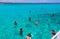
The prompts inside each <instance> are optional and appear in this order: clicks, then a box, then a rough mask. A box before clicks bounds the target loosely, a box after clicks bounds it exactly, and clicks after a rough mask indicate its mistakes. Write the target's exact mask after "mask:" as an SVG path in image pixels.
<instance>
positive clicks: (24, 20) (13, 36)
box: [0, 4, 60, 39]
mask: <svg viewBox="0 0 60 39" xmlns="http://www.w3.org/2000/svg"><path fill="white" fill-rule="evenodd" d="M53 13H54V14H55V16H53V17H52V16H51V14H53ZM44 15H45V16H44ZM29 17H31V22H29V20H28V18H29ZM36 20H39V21H40V22H39V24H38V25H37V26H36V25H35V21H36ZM14 21H17V23H18V25H17V27H16V28H15V27H14ZM58 22H59V23H58ZM20 28H23V37H21V36H20V35H19V29H20ZM52 29H54V30H55V31H56V32H58V31H59V30H60V4H0V39H25V37H26V35H27V34H28V33H31V35H32V39H51V37H52V35H51V30H52Z"/></svg>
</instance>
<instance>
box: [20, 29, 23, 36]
mask: <svg viewBox="0 0 60 39" xmlns="http://www.w3.org/2000/svg"><path fill="white" fill-rule="evenodd" d="M20 35H21V36H23V29H22V28H20Z"/></svg>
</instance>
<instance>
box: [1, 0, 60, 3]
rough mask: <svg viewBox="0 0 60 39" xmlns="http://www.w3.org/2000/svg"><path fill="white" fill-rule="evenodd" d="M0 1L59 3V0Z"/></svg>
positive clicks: (12, 0) (7, 0)
mask: <svg viewBox="0 0 60 39" xmlns="http://www.w3.org/2000/svg"><path fill="white" fill-rule="evenodd" d="M0 2H33V3H34V2H39V3H41V2H55V3H56V2H57V3H58V2H59V3H60V0H0Z"/></svg>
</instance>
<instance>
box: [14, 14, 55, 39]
mask: <svg viewBox="0 0 60 39" xmlns="http://www.w3.org/2000/svg"><path fill="white" fill-rule="evenodd" d="M52 16H54V14H53V15H52ZM28 20H29V21H31V17H29V18H28ZM35 24H36V25H38V24H39V21H38V20H37V21H35ZM14 25H15V28H16V26H17V22H16V21H14ZM19 32H20V36H23V29H22V28H20V31H19ZM51 34H52V35H53V36H54V35H55V34H56V32H55V31H54V30H52V31H51ZM26 39H32V36H31V33H28V35H27V36H26Z"/></svg>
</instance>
